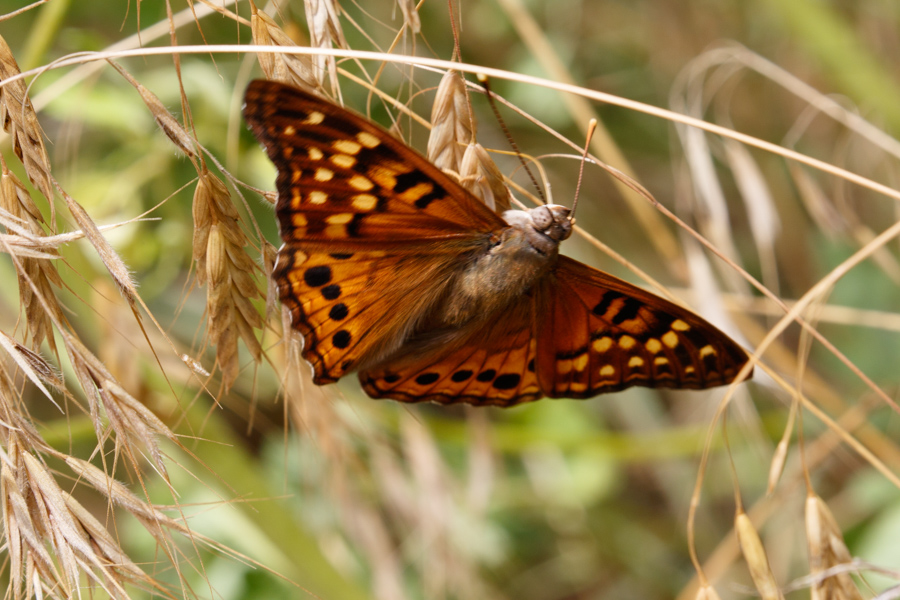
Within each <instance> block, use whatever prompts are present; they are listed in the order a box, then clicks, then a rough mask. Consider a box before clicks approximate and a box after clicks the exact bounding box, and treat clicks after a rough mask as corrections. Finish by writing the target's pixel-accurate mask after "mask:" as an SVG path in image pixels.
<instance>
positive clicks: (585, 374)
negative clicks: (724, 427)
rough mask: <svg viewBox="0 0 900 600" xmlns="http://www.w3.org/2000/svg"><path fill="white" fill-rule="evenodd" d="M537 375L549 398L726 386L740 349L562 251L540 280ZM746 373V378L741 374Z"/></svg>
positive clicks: (740, 362)
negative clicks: (627, 390) (636, 389)
mask: <svg viewBox="0 0 900 600" xmlns="http://www.w3.org/2000/svg"><path fill="white" fill-rule="evenodd" d="M536 302H537V306H538V307H539V308H538V314H537V325H536V339H537V377H538V381H539V382H540V387H541V390H542V391H543V393H544V394H546V395H547V396H550V397H553V398H563V397H565V398H589V397H591V396H596V395H597V394H603V393H606V392H615V391H618V390H621V389H623V388H626V387H630V386H634V385H640V386H646V387H671V388H691V389H701V388H708V387H714V386H718V385H724V384H727V383H731V382H732V381H733V380H734V378H735V376H736V375H737V373H738V371H739V370H740V369H741V367H742V366H744V364H745V363H746V362H747V353H746V352H745V351H744V350H743V349H742V348H741V347H740V346H738V345H737V344H736V343H735V342H734V341H733V340H732V339H731V338H729V337H728V336H727V335H725V334H724V333H722V332H721V331H719V330H718V329H716V327H714V326H713V325H711V324H710V323H708V322H707V321H704V320H703V319H701V318H700V317H698V316H697V315H695V314H694V313H692V312H690V311H689V310H686V309H684V308H681V307H680V306H677V305H676V304H673V303H671V302H669V301H668V300H664V299H662V298H660V297H658V296H655V295H653V294H651V293H649V292H646V291H644V290H642V289H640V288H638V287H635V286H633V285H631V284H629V283H627V282H625V281H622V280H621V279H618V278H616V277H613V276H612V275H608V274H606V273H603V272H601V271H598V270H596V269H593V268H591V267H589V266H587V265H584V264H582V263H579V262H577V261H575V260H572V259H571V258H567V257H565V256H560V257H559V263H557V266H556V268H555V269H554V270H553V271H552V272H551V273H550V274H549V275H548V276H547V278H546V279H545V280H544V281H543V282H542V283H541V286H540V289H539V290H538V293H537V294H536ZM748 377H749V375H748Z"/></svg>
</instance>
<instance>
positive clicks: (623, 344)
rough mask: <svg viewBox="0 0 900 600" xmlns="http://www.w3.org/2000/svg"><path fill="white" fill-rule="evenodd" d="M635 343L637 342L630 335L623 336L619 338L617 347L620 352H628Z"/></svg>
mask: <svg viewBox="0 0 900 600" xmlns="http://www.w3.org/2000/svg"><path fill="white" fill-rule="evenodd" d="M636 343H637V340H635V339H634V338H633V337H631V336H630V335H623V336H622V337H620V338H619V347H620V348H621V349H622V350H630V349H631V348H633V347H634V345H635V344H636Z"/></svg>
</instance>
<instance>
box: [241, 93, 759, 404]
mask: <svg viewBox="0 0 900 600" xmlns="http://www.w3.org/2000/svg"><path fill="white" fill-rule="evenodd" d="M243 113H244V118H245V119H246V121H247V123H248V124H249V126H250V129H251V131H252V132H253V134H254V135H255V136H256V138H257V139H258V140H259V141H260V142H261V143H262V145H263V146H264V148H265V150H266V152H267V154H268V156H269V158H270V159H271V160H272V162H273V163H274V164H275V166H276V167H277V169H278V176H277V182H276V185H277V188H278V202H277V205H276V214H277V217H278V222H279V226H280V231H281V238H282V240H283V245H282V246H281V248H280V250H279V251H278V259H277V262H276V265H275V269H274V273H273V276H274V278H275V281H276V282H277V285H278V291H279V295H280V298H281V302H282V304H283V305H284V306H285V307H287V309H288V310H289V311H290V314H291V320H292V325H293V327H294V328H295V329H297V330H298V331H299V332H300V333H301V334H302V335H303V338H304V347H303V351H302V355H303V357H304V358H305V359H306V360H307V361H308V362H309V363H310V364H311V365H312V368H313V371H314V377H313V381H314V382H315V383H316V384H318V385H324V384H327V383H332V382H335V381H337V380H338V379H340V378H341V377H343V376H344V375H347V374H348V373H351V372H354V371H355V372H358V376H359V380H360V382H361V384H362V387H363V389H364V390H365V391H366V393H367V394H368V395H369V396H371V397H373V398H393V399H395V400H400V401H403V402H422V401H434V402H439V403H442V404H453V403H468V404H474V405H495V406H512V405H515V404H519V403H522V402H528V401H533V400H537V399H539V398H541V397H544V396H548V397H553V398H562V397H566V398H588V397H592V396H596V395H598V394H602V393H606V392H614V391H617V390H621V389H624V388H627V387H630V386H647V387H668V388H692V389H702V388H709V387H713V386H718V385H724V384H727V383H730V382H732V381H733V380H734V379H735V377H736V376H737V374H738V371H739V370H740V369H741V367H742V366H743V365H744V364H745V363H746V362H747V359H748V357H747V354H746V352H745V351H744V350H743V349H742V348H741V347H740V346H738V344H736V343H735V342H734V341H733V340H731V339H730V338H729V337H728V336H727V335H725V334H724V333H722V332H721V331H719V330H718V329H716V328H715V327H714V326H713V325H711V324H709V323H708V322H706V321H705V320H703V319H702V318H700V317H699V316H697V315H695V314H694V313H692V312H690V311H688V310H686V309H684V308H681V307H679V306H677V305H675V304H673V303H672V302H669V301H667V300H664V299H662V298H660V297H658V296H656V295H654V294H651V293H649V292H646V291H644V290H642V289H640V288H638V287H636V286H634V285H631V284H630V283H627V282H625V281H622V280H621V279H618V278H616V277H613V276H611V275H608V274H606V273H604V272H602V271H598V270H597V269H594V268H592V267H589V266H587V265H584V264H582V263H580V262H578V261H575V260H573V259H571V258H568V257H566V256H562V255H560V254H559V244H560V242H561V241H563V240H565V239H566V238H568V237H569V235H570V234H571V232H572V218H571V215H570V211H569V209H568V208H566V207H564V206H560V205H554V204H547V205H543V206H538V207H537V208H532V209H530V210H510V211H506V212H504V213H503V214H502V215H499V214H497V213H495V212H493V211H492V210H490V209H489V208H488V207H487V206H485V205H484V204H483V203H482V202H480V201H479V200H478V199H477V198H476V197H475V196H473V195H472V194H471V193H469V192H468V191H466V190H465V189H463V187H461V186H460V184H459V183H458V182H457V181H455V180H454V179H452V178H451V177H450V176H448V175H447V174H445V173H444V172H443V171H441V170H440V169H438V168H437V167H436V166H434V165H433V164H432V163H430V162H429V161H428V160H427V159H426V158H425V157H423V156H422V155H421V154H419V153H418V152H417V151H415V150H413V149H412V148H410V147H409V146H407V145H405V144H404V143H402V142H401V141H399V140H397V139H396V138H394V137H393V136H392V135H391V134H390V133H388V132H387V131H386V130H384V129H383V128H381V127H380V126H378V125H376V124H374V123H372V122H371V121H369V120H367V119H365V118H363V117H361V116H358V115H356V114H354V113H352V112H350V111H348V110H346V109H344V108H342V107H340V106H337V105H336V104H333V103H332V102H330V101H328V100H325V99H323V98H320V97H318V96H315V95H313V94H310V93H307V92H305V91H302V90H300V89H297V88H294V87H291V86H288V85H285V84H282V83H277V82H274V81H263V80H257V81H253V82H251V83H250V85H249V87H248V88H247V91H246V94H245V104H244V109H243Z"/></svg>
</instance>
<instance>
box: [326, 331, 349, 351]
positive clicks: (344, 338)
mask: <svg viewBox="0 0 900 600" xmlns="http://www.w3.org/2000/svg"><path fill="white" fill-rule="evenodd" d="M352 340H353V336H352V335H350V332H349V331H347V330H346V329H341V330H340V331H338V332H337V333H335V334H334V335H333V336H332V337H331V343H332V344H334V347H335V348H340V349H341V350H343V349H344V348H346V347H347V346H349V345H350V342H351V341H352Z"/></svg>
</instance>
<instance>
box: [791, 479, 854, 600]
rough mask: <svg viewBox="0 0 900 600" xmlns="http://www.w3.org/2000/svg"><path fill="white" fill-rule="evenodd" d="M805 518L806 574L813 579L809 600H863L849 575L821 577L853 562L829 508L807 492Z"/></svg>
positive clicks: (837, 574) (840, 574)
mask: <svg viewBox="0 0 900 600" xmlns="http://www.w3.org/2000/svg"><path fill="white" fill-rule="evenodd" d="M805 516H806V544H807V547H808V549H809V573H810V575H811V576H812V577H813V579H815V581H814V583H813V585H812V587H811V589H810V598H812V600H831V599H832V598H847V599H848V600H862V595H861V594H860V593H859V590H858V589H857V587H856V585H855V584H854V582H853V578H852V577H851V576H850V574H849V573H846V572H841V573H836V574H834V575H831V576H830V577H823V573H824V572H825V571H827V570H828V569H831V568H833V567H835V566H838V565H845V564H848V563H850V562H852V561H853V557H852V556H851V555H850V551H849V550H848V549H847V546H846V545H845V544H844V535H843V533H842V532H841V529H840V527H838V524H837V521H835V519H834V516H833V515H832V514H831V511H830V510H829V509H828V505H827V504H825V502H823V501H822V499H821V498H819V496H817V495H815V494H814V493H811V492H810V493H809V494H808V495H807V497H806V509H805Z"/></svg>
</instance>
